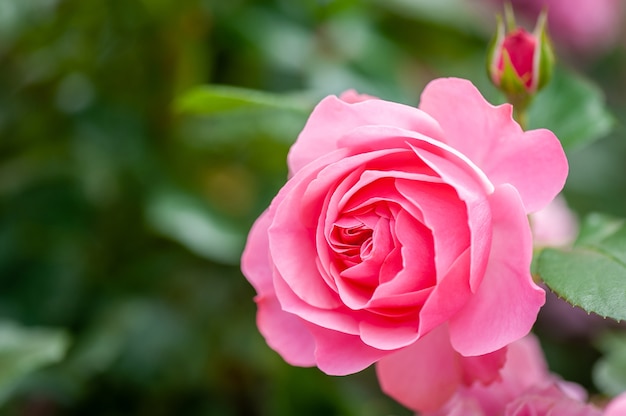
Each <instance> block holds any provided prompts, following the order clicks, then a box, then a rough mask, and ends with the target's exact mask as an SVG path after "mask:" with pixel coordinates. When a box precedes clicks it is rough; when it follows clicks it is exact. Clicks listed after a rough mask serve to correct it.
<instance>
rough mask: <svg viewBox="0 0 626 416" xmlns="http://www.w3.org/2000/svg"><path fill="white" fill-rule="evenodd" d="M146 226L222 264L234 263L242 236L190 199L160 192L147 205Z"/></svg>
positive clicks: (242, 243) (199, 203) (238, 254)
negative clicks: (148, 225) (147, 224)
mask: <svg viewBox="0 0 626 416" xmlns="http://www.w3.org/2000/svg"><path fill="white" fill-rule="evenodd" d="M146 209H147V219H148V223H149V224H150V225H151V226H152V227H153V228H154V229H155V230H157V231H158V232H160V233H161V234H163V235H165V236H167V237H169V238H171V239H172V240H174V241H177V242H179V243H180V244H182V245H183V246H185V247H187V248H188V249H189V250H191V251H192V252H194V253H196V254H198V255H200V256H202V257H205V258H207V259H210V260H213V261H217V262H219V263H223V264H237V262H238V261H239V257H240V256H241V252H242V250H243V245H244V241H245V237H244V235H243V234H242V233H239V232H237V231H236V230H234V229H233V228H231V227H229V226H228V225H227V224H225V222H224V221H223V219H222V218H220V217H219V216H217V215H215V214H214V213H212V212H211V211H210V210H209V209H208V207H206V206H204V205H203V204H202V203H201V202H200V201H199V200H196V199H194V198H193V197H192V196H189V195H186V194H184V193H181V192H176V191H161V192H160V193H158V194H156V195H155V196H154V197H152V198H151V199H150V200H149V201H148V204H147V207H146Z"/></svg>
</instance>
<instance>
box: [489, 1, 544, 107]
mask: <svg viewBox="0 0 626 416" xmlns="http://www.w3.org/2000/svg"><path fill="white" fill-rule="evenodd" d="M507 11H508V9H507ZM507 26H508V27H507V28H505V25H504V23H503V22H502V19H498V27H497V32H496V36H495V37H494V39H493V42H492V44H491V47H490V50H489V55H488V72H489V77H490V79H491V81H492V82H493V83H494V84H495V85H496V87H498V88H499V89H500V90H501V91H502V92H504V93H505V94H506V95H507V97H508V98H509V101H510V102H511V103H513V104H514V105H515V104H518V105H525V104H527V102H528V101H529V99H530V98H532V96H533V95H534V94H535V93H536V92H537V91H539V90H540V89H541V88H542V87H543V86H544V85H545V84H546V83H547V82H548V80H549V79H550V77H551V75H552V69H553V66H554V54H553V51H552V45H551V42H550V39H549V38H548V35H547V33H546V14H545V13H542V14H541V15H540V16H539V19H538V20H537V24H536V27H535V29H534V31H533V32H532V33H529V32H527V31H526V30H524V29H523V28H517V27H515V19H514V18H513V17H512V13H511V12H508V13H507Z"/></svg>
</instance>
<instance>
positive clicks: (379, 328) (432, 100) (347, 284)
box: [242, 78, 567, 381]
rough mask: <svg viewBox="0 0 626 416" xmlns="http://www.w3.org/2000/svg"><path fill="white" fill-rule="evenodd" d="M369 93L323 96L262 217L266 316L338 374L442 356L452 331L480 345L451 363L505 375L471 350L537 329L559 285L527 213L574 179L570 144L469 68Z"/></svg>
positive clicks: (264, 322)
mask: <svg viewBox="0 0 626 416" xmlns="http://www.w3.org/2000/svg"><path fill="white" fill-rule="evenodd" d="M355 101H357V102H353V103H349V102H346V101H343V100H341V99H339V98H337V97H335V96H330V97H327V98H325V99H323V100H322V101H321V102H320V103H319V104H318V105H317V107H316V108H315V109H314V110H313V113H312V114H311V116H310V117H309V120H308V121H307V123H306V125H305V126H304V129H303V131H302V132H301V133H300V136H299V137H298V140H297V141H296V143H295V144H294V145H293V147H292V148H291V150H290V152H289V156H288V165H289V172H290V178H289V180H288V181H287V183H286V184H285V186H284V187H283V188H282V189H281V190H280V191H279V193H278V195H276V197H275V198H274V200H273V201H272V203H271V205H270V207H269V209H268V210H267V211H265V212H264V213H263V214H262V215H261V217H260V218H259V219H258V220H257V221H256V223H255V224H254V225H253V227H252V229H251V231H250V234H249V236H248V242H247V245H246V248H245V251H244V254H243V257H242V270H243V273H244V275H245V276H246V277H247V278H248V280H249V281H250V283H251V284H252V285H253V286H254V288H255V289H256V292H257V296H256V298H255V301H256V303H257V306H258V315H257V324H258V327H259V330H260V331H261V333H262V334H263V335H264V336H265V338H266V340H267V342H268V344H269V345H270V346H271V347H272V348H273V349H275V350H276V351H277V352H278V353H279V354H280V355H282V357H283V358H284V359H285V360H286V361H287V362H289V363H291V364H293V365H300V366H318V367H319V368H320V369H321V370H322V371H324V372H326V373H328V374H333V375H343V374H350V373H354V372H357V371H360V370H362V369H364V368H366V367H368V366H369V365H370V364H372V363H374V362H377V361H379V360H383V361H384V360H386V359H389V360H390V361H392V360H394V359H397V357H395V358H394V355H395V354H398V356H400V357H401V356H402V354H404V353H405V352H406V351H409V349H416V350H423V351H424V352H425V354H429V355H431V356H432V359H433V362H434V361H436V360H439V361H440V362H442V363H444V362H446V360H444V359H440V357H438V354H440V351H439V350H437V349H436V348H433V347H432V346H433V345H439V344H443V343H449V350H448V351H447V352H444V351H441V354H447V353H449V352H450V351H452V352H453V353H458V354H461V355H463V356H472V357H468V358H467V362H466V363H465V364H463V365H461V366H448V367H446V368H445V369H442V370H441V371H446V372H448V373H447V376H449V378H454V379H457V380H459V379H463V378H465V379H466V380H465V381H467V380H469V379H473V378H478V379H485V380H487V379H492V378H493V377H494V374H495V372H496V370H497V368H495V369H494V368H493V367H498V366H499V364H497V363H498V362H499V363H501V361H499V360H498V359H497V355H498V353H496V354H495V356H496V357H495V358H493V359H487V360H485V362H483V359H481V358H475V357H473V356H479V355H483V354H488V353H492V352H494V351H497V350H500V349H501V348H503V347H504V346H505V345H507V344H509V343H510V342H512V341H514V340H516V339H519V338H521V337H523V336H524V335H525V334H526V333H528V331H529V330H530V328H531V326H532V324H533V323H534V321H535V319H536V316H537V312H538V310H539V308H540V306H541V305H542V304H543V303H544V301H545V292H544V291H543V290H542V289H541V288H539V287H538V286H537V285H535V284H534V283H533V281H532V278H531V276H530V261H531V254H532V238H531V231H530V227H529V224H528V220H527V214H528V213H530V212H533V211H536V210H538V209H541V208H542V207H544V206H546V205H547V204H548V203H549V202H550V201H551V200H552V198H554V196H555V195H556V194H557V193H558V192H559V191H560V190H561V188H562V186H563V184H564V182H565V178H566V175H567V161H566V159H565V155H564V153H563V149H562V148H561V145H560V143H559V141H558V139H557V138H556V137H555V136H554V134H552V133H551V132H550V131H548V130H533V131H528V132H524V131H522V129H521V128H520V127H519V125H518V124H517V123H516V122H515V121H514V120H513V119H512V117H511V112H512V108H511V106H510V105H508V104H505V105H502V106H498V107H494V106H492V105H490V104H489V103H488V102H486V101H485V99H484V98H483V97H482V96H481V94H480V93H479V91H478V90H477V89H476V88H475V87H474V86H473V85H472V84H471V83H470V82H469V81H466V80H462V79H452V78H451V79H438V80H435V81H433V82H431V83H430V84H429V85H428V86H427V87H426V89H425V90H424V92H423V94H422V98H421V103H420V108H419V109H417V108H414V107H409V106H405V105H401V104H396V103H392V102H388V101H384V100H377V99H366V100H365V101H360V102H358V100H355ZM383 361H381V365H384V364H383ZM494 363H496V364H497V365H494ZM415 364H417V365H421V363H417V362H415ZM438 371H439V370H438Z"/></svg>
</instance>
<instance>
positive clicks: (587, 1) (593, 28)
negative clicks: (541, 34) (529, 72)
mask: <svg viewBox="0 0 626 416" xmlns="http://www.w3.org/2000/svg"><path fill="white" fill-rule="evenodd" d="M507 1H510V2H511V3H512V5H513V7H514V8H515V11H516V13H517V14H519V15H522V16H523V17H526V18H527V19H528V20H529V21H534V20H535V19H536V18H537V16H538V15H539V13H541V11H542V10H543V9H544V8H545V9H547V10H548V29H549V32H550V34H551V35H552V37H553V38H554V40H555V41H556V42H557V43H559V44H561V45H564V46H567V47H569V48H571V49H574V50H576V51H581V52H590V53H596V52H598V51H600V50H603V49H607V48H609V47H611V46H613V45H614V44H615V43H616V41H617V40H618V37H619V32H620V27H621V25H622V23H623V19H624V9H625V7H624V1H623V0H575V1H572V0H507ZM498 2H499V3H500V4H502V3H503V1H502V0H498Z"/></svg>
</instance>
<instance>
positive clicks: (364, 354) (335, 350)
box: [308, 325, 389, 376]
mask: <svg viewBox="0 0 626 416" xmlns="http://www.w3.org/2000/svg"><path fill="white" fill-rule="evenodd" d="M308 327H309V329H310V331H311V333H312V334H313V336H314V337H315V342H316V344H317V346H316V348H315V359H316V364H317V366H318V367H319V369H320V370H322V371H323V372H325V373H326V374H329V375H331V376H345V375H348V374H354V373H356V372H359V371H361V370H363V369H364V368H367V367H369V366H370V365H371V364H373V363H374V362H376V361H378V360H380V359H381V358H382V357H384V356H386V355H388V354H389V351H382V350H378V349H376V348H373V347H370V346H369V345H366V344H364V343H363V342H361V341H360V340H359V337H358V336H355V335H350V334H346V333H342V332H339V331H333V330H330V329H326V328H323V327H321V326H317V325H308Z"/></svg>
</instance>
